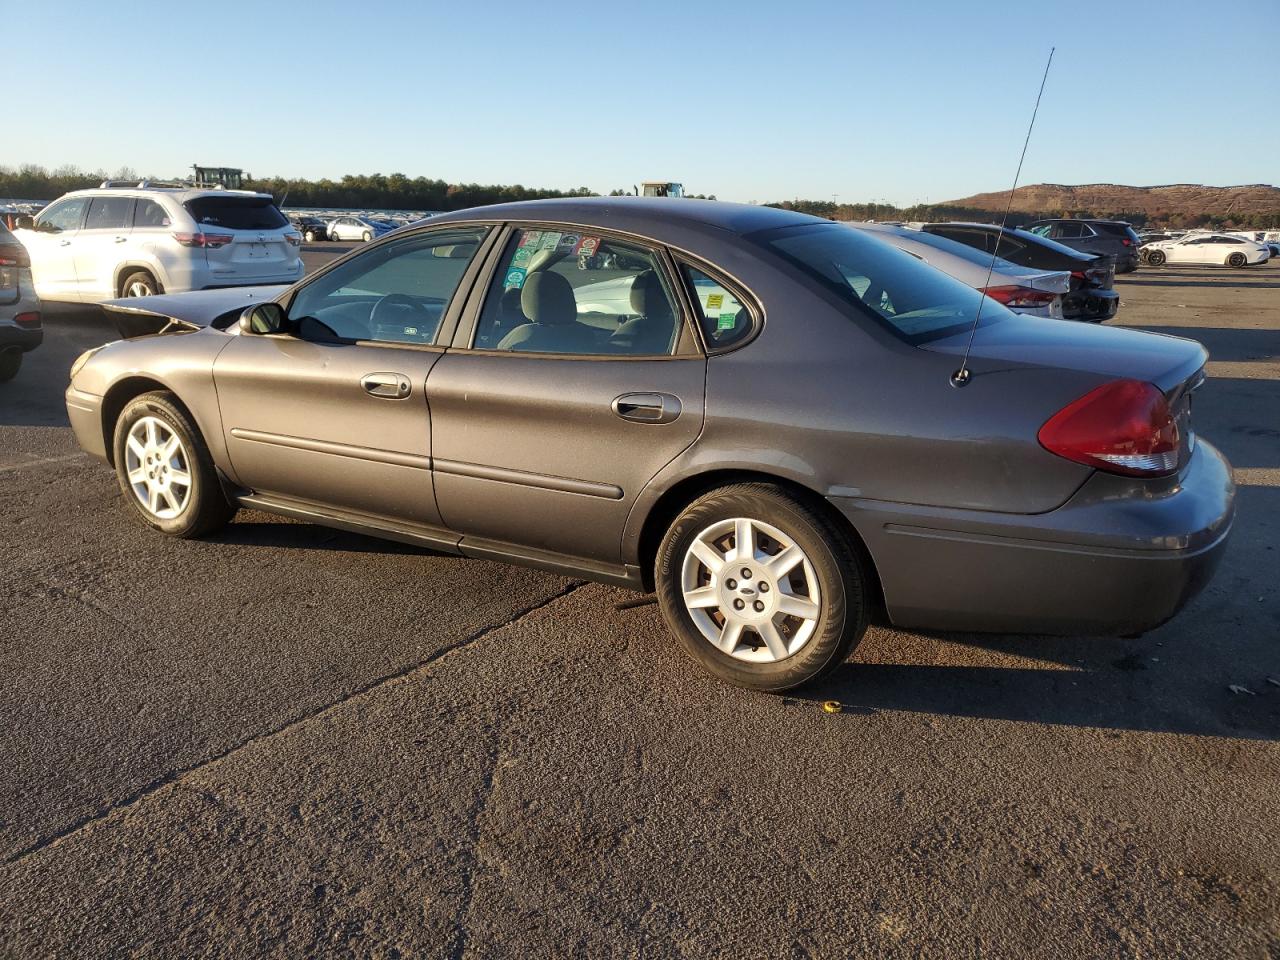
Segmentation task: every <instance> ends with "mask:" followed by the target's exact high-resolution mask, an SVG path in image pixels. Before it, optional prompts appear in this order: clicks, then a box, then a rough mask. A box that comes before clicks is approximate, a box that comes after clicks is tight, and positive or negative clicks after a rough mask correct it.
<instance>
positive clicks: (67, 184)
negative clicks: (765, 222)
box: [0, 164, 1280, 230]
mask: <svg viewBox="0 0 1280 960" xmlns="http://www.w3.org/2000/svg"><path fill="white" fill-rule="evenodd" d="M107 179H115V180H134V179H137V180H143V179H163V178H155V177H145V176H140V175H139V174H138V173H136V172H135V171H134V170H133V169H132V168H129V167H122V168H120V169H119V170H117V171H115V173H112V174H108V173H107V172H106V171H105V170H94V171H85V170H80V169H79V168H78V167H74V166H62V167H58V168H56V169H55V170H52V171H50V170H46V169H45V168H44V167H40V166H36V165H34V164H24V165H22V166H20V167H16V168H13V167H3V166H0V197H4V198H7V199H15V200H56V199H57V198H58V197H60V196H62V195H63V194H64V193H67V192H68V191H71V190H83V189H85V188H86V187H96V186H97V185H98V184H99V183H101V182H102V181H103V180H107ZM177 179H181V178H177ZM245 187H246V188H247V189H250V190H259V191H261V192H263V193H270V194H271V195H272V196H273V197H275V198H276V202H277V203H281V204H287V205H288V206H290V207H322V208H344V207H349V208H364V209H388V210H424V211H425V210H461V209H464V208H466V207H478V206H483V205H485V204H490V203H505V202H507V201H512V200H541V199H546V198H550V197H591V196H595V195H596V194H595V193H593V192H592V191H591V190H589V189H588V188H586V187H577V188H574V189H570V190H560V189H549V188H545V187H526V186H524V185H522V184H518V183H517V184H511V185H500V184H479V183H449V182H448V181H446V180H435V179H431V178H430V177H412V178H411V177H408V176H406V175H405V174H403V173H392V174H388V175H384V174H381V173H372V174H348V175H346V176H344V177H343V178H342V179H341V180H330V179H328V178H325V179H322V180H302V179H293V178H288V177H264V178H246V181H245ZM634 190H635V188H634V187H632V188H631V189H630V190H628V189H627V188H625V187H624V188H618V189H614V190H612V191H611V192H610V194H609V195H610V196H623V195H626V194H628V193H632V192H634ZM689 196H691V197H696V198H700V199H709V200H714V199H715V194H711V195H709V196H704V195H702V194H690V195H689ZM768 206H772V207H780V208H782V209H784V210H797V211H799V212H801V213H808V214H812V215H814V216H818V217H827V218H829V219H832V220H905V221H908V222H909V221H914V220H925V221H928V220H983V221H990V220H995V219H997V216H996V214H995V213H993V212H992V211H990V210H983V209H979V208H976V207H963V206H954V205H950V204H936V203H935V204H916V205H915V206H910V207H897V206H894V205H892V204H887V203H835V202H833V201H830V200H784V201H781V202H778V203H771V204H768ZM1062 216H1074V217H1101V218H1105V219H1115V220H1127V221H1129V222H1130V223H1132V224H1133V225H1134V226H1138V227H1155V226H1162V227H1174V228H1182V229H1187V228H1194V227H1208V228H1211V229H1223V228H1238V227H1252V228H1254V229H1259V230H1274V229H1280V210H1272V211H1266V212H1262V213H1242V214H1210V213H1197V214H1186V213H1179V212H1172V211H1168V212H1166V211H1156V212H1155V213H1154V214H1146V213H1136V212H1132V211H1125V210H1057V211H1049V212H1040V213H1033V212H1030V211H1025V210H1015V211H1011V212H1010V214H1009V222H1010V223H1011V224H1020V223H1023V224H1025V223H1030V222H1032V221H1033V220H1043V219H1047V218H1049V217H1062Z"/></svg>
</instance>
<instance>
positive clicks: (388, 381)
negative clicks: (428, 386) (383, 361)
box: [360, 373, 413, 400]
mask: <svg viewBox="0 0 1280 960" xmlns="http://www.w3.org/2000/svg"><path fill="white" fill-rule="evenodd" d="M360 386H362V387H364V392H365V393H367V394H369V396H371V397H381V398H382V399H384V400H404V399H405V398H406V397H408V396H409V394H410V393H412V392H413V391H412V388H411V387H410V386H409V378H408V377H406V376H405V375H404V374H403V373H366V374H365V375H364V376H363V377H361V378H360Z"/></svg>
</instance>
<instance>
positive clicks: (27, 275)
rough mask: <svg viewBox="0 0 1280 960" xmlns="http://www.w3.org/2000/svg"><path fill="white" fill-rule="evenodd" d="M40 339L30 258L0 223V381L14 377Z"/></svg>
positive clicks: (37, 307) (41, 329)
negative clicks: (23, 359) (24, 358)
mask: <svg viewBox="0 0 1280 960" xmlns="http://www.w3.org/2000/svg"><path fill="white" fill-rule="evenodd" d="M43 339H44V330H43V328H42V326H41V323H40V298H39V297H37V296H36V290H35V285H34V284H33V283H32V281H31V258H30V257H29V256H28V255H27V250H26V248H25V247H24V246H23V245H22V244H21V243H19V242H18V240H17V238H16V237H14V235H13V234H12V233H10V232H9V231H8V229H7V228H6V227H5V225H4V224H3V223H0V383H3V382H5V381H7V380H12V379H13V378H14V377H15V376H17V374H18V370H19V369H20V368H21V367H22V357H23V355H24V354H27V353H30V352H31V351H32V350H34V349H35V348H36V347H38V346H40V341H41V340H43Z"/></svg>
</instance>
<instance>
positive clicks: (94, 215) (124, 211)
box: [84, 197, 133, 230]
mask: <svg viewBox="0 0 1280 960" xmlns="http://www.w3.org/2000/svg"><path fill="white" fill-rule="evenodd" d="M132 214H133V197H94V198H93V199H92V200H90V201H89V212H88V214H87V215H86V216H85V218H84V228H85V229H86V230H123V229H124V228H125V227H127V226H128V225H129V219H130V217H131V216H132Z"/></svg>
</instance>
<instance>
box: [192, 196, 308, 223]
mask: <svg viewBox="0 0 1280 960" xmlns="http://www.w3.org/2000/svg"><path fill="white" fill-rule="evenodd" d="M183 206H184V207H186V208H187V212H188V213H190V214H191V216H192V218H193V219H194V220H195V222H196V223H198V224H201V225H202V226H210V227H225V228H226V229H228V230H278V229H280V228H281V227H287V226H288V225H289V221H288V220H287V219H285V215H284V214H283V213H281V212H280V211H279V210H277V209H276V205H275V203H274V202H273V201H272V200H271V198H270V197H217V196H213V197H196V198H195V199H194V200H188V201H187V202H186V203H184V204H183Z"/></svg>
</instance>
